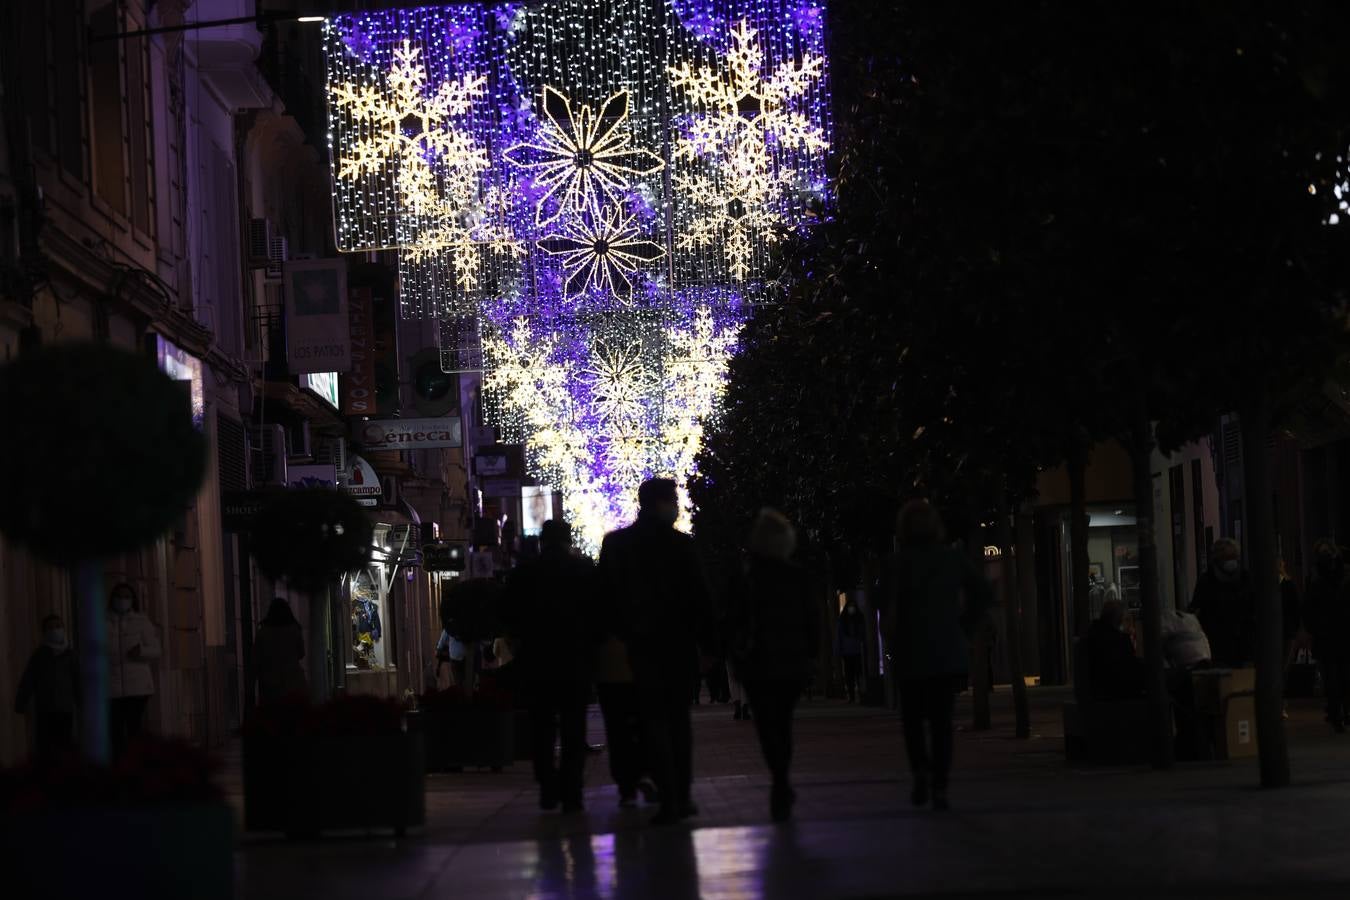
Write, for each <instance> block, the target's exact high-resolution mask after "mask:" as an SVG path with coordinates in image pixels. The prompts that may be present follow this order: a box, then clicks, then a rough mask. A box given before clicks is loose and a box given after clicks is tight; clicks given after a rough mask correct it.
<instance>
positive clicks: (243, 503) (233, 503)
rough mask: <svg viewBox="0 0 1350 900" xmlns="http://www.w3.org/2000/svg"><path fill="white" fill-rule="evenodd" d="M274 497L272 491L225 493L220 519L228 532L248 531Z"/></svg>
mask: <svg viewBox="0 0 1350 900" xmlns="http://www.w3.org/2000/svg"><path fill="white" fill-rule="evenodd" d="M272 497H273V494H272V492H270V491H225V492H224V493H222V494H221V495H220V519H221V524H223V525H224V526H225V530H226V531H247V530H248V529H249V528H251V527H253V520H254V518H255V517H256V516H257V515H258V513H259V512H260V511H261V510H262V508H263V507H264V506H266V505H267V503H268V501H269V500H271V499H272Z"/></svg>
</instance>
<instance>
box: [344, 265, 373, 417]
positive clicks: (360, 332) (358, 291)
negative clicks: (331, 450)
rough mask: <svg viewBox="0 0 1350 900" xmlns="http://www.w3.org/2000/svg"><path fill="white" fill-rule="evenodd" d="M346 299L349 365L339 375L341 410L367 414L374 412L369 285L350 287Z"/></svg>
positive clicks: (346, 413)
mask: <svg viewBox="0 0 1350 900" xmlns="http://www.w3.org/2000/svg"><path fill="white" fill-rule="evenodd" d="M347 300H348V306H349V309H348V318H349V322H350V327H351V331H350V334H351V342H352V369H351V371H350V372H348V373H347V374H345V375H343V376H342V413H343V415H347V416H369V415H373V414H374V413H375V340H374V331H373V329H372V327H371V325H372V323H371V312H370V288H368V287H353V288H351V289H350V290H349V291H348V297H347Z"/></svg>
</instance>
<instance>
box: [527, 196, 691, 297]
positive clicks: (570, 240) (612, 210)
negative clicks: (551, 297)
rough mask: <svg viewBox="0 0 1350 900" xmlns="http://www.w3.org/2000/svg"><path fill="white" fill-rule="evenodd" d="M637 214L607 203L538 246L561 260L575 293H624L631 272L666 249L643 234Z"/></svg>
mask: <svg viewBox="0 0 1350 900" xmlns="http://www.w3.org/2000/svg"><path fill="white" fill-rule="evenodd" d="M635 219H636V216H635V215H633V214H632V213H625V212H624V211H623V210H622V209H621V208H620V207H618V206H608V207H605V209H604V210H602V211H601V212H599V213H598V214H597V215H591V214H590V213H587V214H584V215H581V216H579V217H578V218H576V219H573V220H569V221H567V222H566V223H565V224H564V225H563V226H562V229H561V232H560V233H558V234H550V235H548V236H546V237H544V238H543V239H542V240H540V241H539V242H538V245H539V249H541V250H543V251H544V252H545V253H547V254H549V255H551V256H557V257H559V258H560V259H561V261H562V267H563V271H564V272H565V273H566V276H567V285H566V291H567V293H568V294H569V295H572V296H575V295H577V294H580V293H582V292H583V291H586V290H587V289H591V290H598V291H601V292H604V293H608V294H612V295H614V296H622V295H624V294H627V293H629V292H630V291H631V290H632V289H633V285H632V282H630V281H629V276H631V275H632V274H633V273H634V272H636V271H637V269H638V266H640V265H642V264H643V263H650V262H655V261H656V260H658V259H660V258H661V257H663V256H665V255H666V249H665V248H664V247H662V246H660V245H659V244H657V243H655V242H654V241H649V240H647V239H645V238H643V237H642V236H641V235H640V233H639V231H638V228H637V226H636V225H635V224H634V220H635Z"/></svg>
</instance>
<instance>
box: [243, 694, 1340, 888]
mask: <svg viewBox="0 0 1350 900" xmlns="http://www.w3.org/2000/svg"><path fill="white" fill-rule="evenodd" d="M1063 697H1064V694H1063V692H1060V691H1055V690H1049V689H1042V690H1036V691H1033V708H1034V721H1033V737H1032V738H1031V739H1030V740H1027V741H1017V740H1014V739H1012V738H1011V737H1010V733H1011V722H1010V721H1009V712H1008V710H1007V708H1006V706H1007V698H1006V696H1000V697H998V698H996V700H997V701H998V702H997V703H996V720H995V729H994V730H993V731H990V732H983V733H972V732H968V731H963V732H962V733H961V734H960V736H959V737H958V748H957V771H956V775H955V777H954V782H953V787H952V800H953V804H954V806H955V810H954V811H953V812H952V813H950V814H945V815H941V814H934V813H932V812H931V811H927V810H915V809H913V808H912V807H910V806H909V803H908V797H907V785H906V782H907V779H902V778H901V775H902V765H903V760H902V751H901V747H900V736H899V723H898V721H897V719H896V718H895V717H894V715H892V714H889V713H887V712H885V711H882V710H876V709H868V708H860V707H848V706H845V705H842V704H839V703H836V702H818V703H815V704H807V705H806V706H805V707H804V708H803V709H802V712H801V715H800V717H799V719H798V725H797V736H798V748H797V756H796V761H795V766H794V768H795V771H796V779H797V787H798V792H799V795H800V800H799V802H798V806H797V821H796V823H795V824H793V825H788V826H774V825H772V824H770V823H769V819H768V808H767V800H768V787H767V778H766V776H765V772H764V767H763V764H762V762H761V760H760V758H759V755H758V748H757V747H756V746H755V743H754V734H753V726H752V725H750V724H748V723H741V722H734V721H732V720H731V714H730V711H729V709H728V708H727V707H724V706H714V707H707V706H705V707H702V708H698V709H696V711H695V728H696V740H697V747H696V764H695V768H696V784H695V799H696V801H697V802H698V804H699V806H700V808H701V815H700V816H699V817H698V819H697V820H696V825H695V827H693V828H676V829H673V830H672V829H654V828H651V827H650V826H648V825H647V824H646V819H647V818H649V817H650V815H651V810H649V809H648V810H624V811H621V810H619V809H618V808H617V796H616V794H615V791H614V789H613V787H612V786H610V785H609V784H608V780H607V777H606V772H605V760H604V757H603V755H595V756H592V757H591V758H590V760H589V763H588V773H587V782H588V784H589V785H591V787H589V788H588V790H587V793H586V802H587V807H588V809H587V812H586V814H585V815H584V816H576V817H566V818H564V817H561V816H559V815H557V814H552V815H543V814H540V813H539V811H538V809H537V808H536V806H535V792H534V786H533V784H531V783H530V780H529V767H528V765H527V764H517V765H516V766H514V767H512V768H511V769H508V770H507V771H505V772H502V773H498V774H490V773H465V774H461V775H440V776H431V777H430V778H429V784H428V797H427V806H428V825H427V827H426V828H425V829H424V830H423V831H421V832H420V833H416V834H414V835H411V836H409V838H407V839H406V840H404V841H395V840H393V839H392V838H391V837H389V836H387V835H384V836H379V835H376V836H366V835H353V836H350V837H337V838H330V839H328V840H325V841H317V842H303V843H289V842H286V841H284V840H281V839H279V838H276V837H268V836H262V837H258V836H247V837H246V838H245V839H244V840H243V841H242V842H241V845H240V849H239V852H238V856H237V859H238V867H237V868H238V875H239V878H238V885H239V892H240V896H241V897H249V898H255V897H256V898H273V897H276V898H281V897H285V898H288V900H289V898H293V897H297V896H316V897H324V898H326V900H342V898H347V897H351V898H361V900H371V898H380V900H398V898H414V897H456V898H460V897H463V898H469V897H474V898H477V897H484V898H486V897H508V898H515V897H541V898H543V897H578V898H580V897H600V898H620V897H622V898H628V897H672V898H676V897H679V898H683V897H704V898H761V897H813V898H814V897H893V896H917V895H926V894H940V895H943V896H962V895H971V896H973V895H993V896H999V895H1009V896H1026V897H1042V896H1055V897H1059V896H1120V897H1126V896H1128V897H1142V896H1174V897H1189V896H1203V897H1210V896H1213V897H1266V896H1269V897H1286V896H1288V897H1309V896H1311V897H1322V896H1326V897H1331V896H1335V897H1342V898H1343V897H1350V852H1347V845H1348V844H1350V739H1347V738H1345V737H1341V738H1340V739H1339V740H1338V739H1337V738H1336V737H1335V736H1333V735H1331V734H1330V732H1329V729H1327V728H1326V726H1325V725H1324V724H1323V723H1322V721H1321V715H1320V713H1319V712H1318V711H1317V709H1316V708H1315V705H1313V704H1311V703H1308V704H1301V705H1295V707H1294V709H1293V718H1292V719H1291V721H1290V723H1289V729H1290V734H1291V737H1292V742H1293V746H1294V753H1293V756H1294V771H1295V779H1296V782H1297V784H1296V786H1295V787H1293V788H1291V789H1288V790H1284V791H1273V792H1264V791H1260V790H1259V789H1257V788H1256V786H1255V785H1256V781H1257V778H1256V767H1255V762H1254V761H1251V760H1248V761H1242V762H1236V763H1232V764H1227V763H1211V764H1192V765H1183V766H1179V767H1177V768H1176V769H1175V770H1173V771H1170V772H1153V771H1151V770H1149V769H1147V768H1142V767H1111V768H1104V767H1093V766H1082V767H1070V766H1067V765H1066V764H1065V762H1064V760H1063V755H1062V751H1061V747H1062V734H1061V732H1060V729H1059V724H1058V703H1059V701H1060V700H1062V699H1063ZM959 721H967V722H968V721H969V712H968V709H966V708H965V705H964V704H963V708H962V711H961V713H960V719H959ZM591 726H592V739H593V740H595V741H597V742H598V741H602V740H603V735H602V733H601V730H600V726H599V721H598V718H593V719H592V723H591ZM233 771H234V772H235V773H237V767H236V768H235V769H234V770H233ZM228 784H229V786H230V788H231V790H232V793H234V795H235V799H236V801H238V800H239V798H238V796H237V794H238V789H239V783H238V779H237V774H235V775H234V776H233V777H232V778H231V779H230V780H229V781H228Z"/></svg>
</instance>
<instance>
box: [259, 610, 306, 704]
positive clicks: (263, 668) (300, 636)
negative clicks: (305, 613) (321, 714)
mask: <svg viewBox="0 0 1350 900" xmlns="http://www.w3.org/2000/svg"><path fill="white" fill-rule="evenodd" d="M304 658H305V636H304V633H303V632H302V631H301V629H300V622H299V621H298V620H297V619H296V618H295V613H294V612H292V611H291V605H290V604H289V603H287V602H286V599H285V598H284V597H274V598H273V599H272V603H271V605H270V606H268V607H267V615H266V617H264V618H263V620H262V622H260V623H259V624H258V636H257V638H255V639H254V641H253V670H254V672H256V673H257V679H258V703H259V704H262V705H264V706H266V705H268V704H272V703H276V702H277V701H278V700H282V699H283V698H286V697H293V698H305V697H307V696H308V694H309V680H308V679H307V678H305V669H304V666H303V665H301V660H303V659H304Z"/></svg>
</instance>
